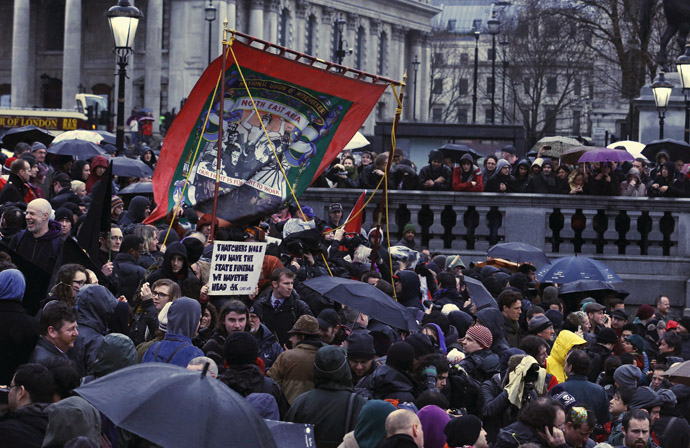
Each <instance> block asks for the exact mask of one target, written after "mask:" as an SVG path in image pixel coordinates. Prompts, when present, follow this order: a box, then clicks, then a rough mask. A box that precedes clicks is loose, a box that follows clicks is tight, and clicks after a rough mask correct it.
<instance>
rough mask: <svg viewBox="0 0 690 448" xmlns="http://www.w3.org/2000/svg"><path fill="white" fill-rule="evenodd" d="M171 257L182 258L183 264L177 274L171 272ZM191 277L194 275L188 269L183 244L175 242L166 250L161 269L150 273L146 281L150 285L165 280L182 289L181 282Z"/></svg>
mask: <svg viewBox="0 0 690 448" xmlns="http://www.w3.org/2000/svg"><path fill="white" fill-rule="evenodd" d="M173 255H180V256H182V258H184V263H182V268H181V269H180V271H179V272H178V273H174V272H173V270H172V257H173ZM193 275H194V273H193V272H191V270H190V269H189V261H188V259H187V248H186V247H185V246H184V244H182V243H180V242H179V241H176V242H174V243H172V244H170V245H169V246H168V248H167V249H166V250H165V256H164V258H163V264H162V265H161V267H160V268H158V269H157V270H155V271H154V272H152V273H151V274H150V275H149V276H148V277H147V278H146V281H147V282H149V283H150V284H153V282H155V281H156V280H160V279H162V278H167V279H168V280H172V281H174V282H177V284H178V285H180V287H182V282H184V281H185V280H186V279H187V278H188V277H190V276H193Z"/></svg>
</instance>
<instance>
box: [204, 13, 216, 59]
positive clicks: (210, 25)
mask: <svg viewBox="0 0 690 448" xmlns="http://www.w3.org/2000/svg"><path fill="white" fill-rule="evenodd" d="M204 12H205V13H206V17H204V18H205V19H206V21H207V22H208V65H211V47H212V46H213V41H212V40H211V31H212V29H213V21H214V20H216V7H215V6H213V0H208V6H207V7H205V8H204Z"/></svg>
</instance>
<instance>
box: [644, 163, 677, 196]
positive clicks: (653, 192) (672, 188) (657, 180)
mask: <svg viewBox="0 0 690 448" xmlns="http://www.w3.org/2000/svg"><path fill="white" fill-rule="evenodd" d="M664 166H665V167H666V168H667V170H668V172H669V177H664V176H662V175H661V170H659V174H658V175H657V176H656V177H654V180H651V181H649V185H648V186H647V194H649V196H650V197H661V198H682V197H684V196H686V194H685V188H684V186H683V182H681V181H680V179H678V175H677V172H676V165H675V163H673V162H666V163H664ZM654 184H658V185H659V188H661V187H668V189H667V190H666V191H665V192H664V193H661V192H660V191H659V189H656V188H652V185H654Z"/></svg>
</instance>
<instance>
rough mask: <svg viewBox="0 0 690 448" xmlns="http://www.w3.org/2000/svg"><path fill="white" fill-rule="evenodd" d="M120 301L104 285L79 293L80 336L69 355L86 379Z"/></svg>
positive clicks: (89, 287) (88, 287)
mask: <svg viewBox="0 0 690 448" xmlns="http://www.w3.org/2000/svg"><path fill="white" fill-rule="evenodd" d="M117 303H118V302H117V299H116V298H115V297H114V296H113V294H112V293H111V292H110V291H108V288H106V287H104V286H101V285H86V286H84V287H82V288H81V289H80V290H79V292H78V293H77V323H78V324H79V326H78V327H77V328H78V331H79V336H77V340H76V342H75V343H74V348H73V349H72V351H71V353H70V354H69V356H70V358H71V359H72V360H73V361H75V362H76V363H77V368H78V370H79V373H80V374H81V376H85V375H86V374H87V373H88V372H89V370H90V369H91V367H92V366H93V364H94V363H95V362H96V355H97V354H98V347H99V346H100V345H101V343H102V342H103V336H105V334H106V331H107V329H108V320H109V319H110V318H111V317H112V316H113V314H114V313H115V307H116V306H117Z"/></svg>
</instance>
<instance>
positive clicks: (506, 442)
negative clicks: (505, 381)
mask: <svg viewBox="0 0 690 448" xmlns="http://www.w3.org/2000/svg"><path fill="white" fill-rule="evenodd" d="M564 427H565V409H564V407H563V405H562V404H560V403H559V402H557V401H555V400H552V399H550V398H539V399H537V400H536V401H533V402H532V403H530V404H528V405H527V406H525V408H524V409H523V410H522V412H520V414H519V416H518V421H517V422H515V423H512V424H510V425H508V426H506V427H505V428H503V429H501V431H500V432H499V434H498V437H497V438H496V443H495V444H494V445H493V448H518V447H519V446H522V445H525V444H534V445H536V446H538V447H542V448H567V447H568V445H567V444H566V441H565V435H564V433H563V430H562V429H561V428H564ZM547 429H548V433H547V432H546V430H547ZM549 438H550V439H549Z"/></svg>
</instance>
